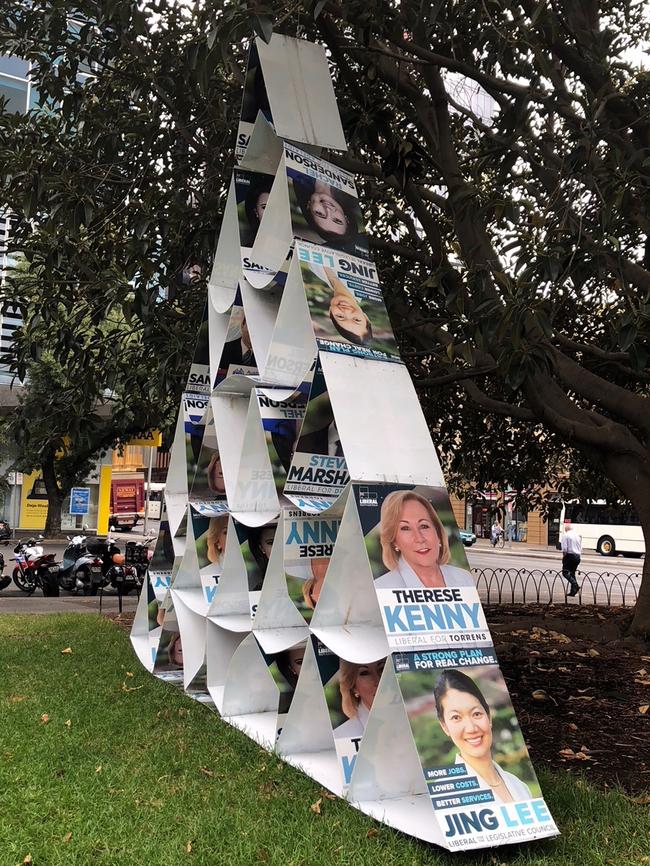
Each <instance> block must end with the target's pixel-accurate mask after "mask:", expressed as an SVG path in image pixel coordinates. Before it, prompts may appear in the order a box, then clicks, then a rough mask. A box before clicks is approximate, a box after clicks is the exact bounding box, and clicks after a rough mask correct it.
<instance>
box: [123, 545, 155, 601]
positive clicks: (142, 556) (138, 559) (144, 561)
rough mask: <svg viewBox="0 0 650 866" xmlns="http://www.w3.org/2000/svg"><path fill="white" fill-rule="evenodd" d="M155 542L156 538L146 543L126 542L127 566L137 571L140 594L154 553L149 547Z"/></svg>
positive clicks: (125, 555) (125, 556)
mask: <svg viewBox="0 0 650 866" xmlns="http://www.w3.org/2000/svg"><path fill="white" fill-rule="evenodd" d="M155 540H156V537H155V536H154V537H153V538H145V539H144V541H127V542H126V547H125V550H124V558H125V563H126V565H127V566H128V565H130V566H132V567H133V568H134V569H135V572H136V576H137V582H138V592H139V591H140V589H141V588H142V584H143V583H144V579H145V577H146V575H147V569H148V568H149V563H150V561H151V558H152V556H153V551H152V550H151V548H150V547H149V545H150V544H151V542H152V541H155Z"/></svg>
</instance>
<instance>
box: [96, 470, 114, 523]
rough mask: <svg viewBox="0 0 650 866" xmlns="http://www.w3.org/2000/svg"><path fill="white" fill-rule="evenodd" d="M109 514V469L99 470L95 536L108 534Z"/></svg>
mask: <svg viewBox="0 0 650 866" xmlns="http://www.w3.org/2000/svg"><path fill="white" fill-rule="evenodd" d="M110 513H111V467H110V466H102V467H101V469H100V470H99V505H98V509H97V535H106V534H107V533H108V518H109V515H110Z"/></svg>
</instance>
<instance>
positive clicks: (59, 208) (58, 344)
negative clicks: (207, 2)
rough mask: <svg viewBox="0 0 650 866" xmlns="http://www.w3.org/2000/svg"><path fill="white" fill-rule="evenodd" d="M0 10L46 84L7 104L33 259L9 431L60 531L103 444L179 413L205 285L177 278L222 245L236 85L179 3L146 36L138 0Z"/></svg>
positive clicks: (21, 300) (27, 254)
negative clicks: (13, 110) (21, 111)
mask: <svg viewBox="0 0 650 866" xmlns="http://www.w3.org/2000/svg"><path fill="white" fill-rule="evenodd" d="M3 5H4V6H5V8H4V9H3V14H2V17H1V18H0V33H1V34H2V37H3V46H4V48H3V50H7V51H10V52H13V53H15V54H18V55H20V56H22V57H24V58H26V59H28V60H30V61H31V62H32V64H33V68H32V83H33V86H34V87H35V89H36V91H37V92H38V94H39V100H38V105H37V106H36V107H35V108H34V109H33V110H32V111H31V112H30V113H29V114H28V115H25V116H21V115H18V114H9V113H7V112H5V113H0V129H1V130H2V135H1V136H0V138H1V144H0V153H1V156H0V160H1V161H2V163H3V165H5V166H7V167H8V170H7V172H6V173H4V174H3V178H2V180H1V181H0V189H1V195H2V203H3V205H4V207H7V208H9V209H10V210H11V211H12V212H13V214H15V216H16V220H15V224H14V226H13V230H12V235H11V238H10V243H11V246H12V249H13V251H14V252H17V253H20V255H21V256H22V257H24V260H25V262H26V263H27V264H26V268H22V269H21V268H19V269H18V271H17V272H16V273H14V274H13V276H10V278H9V280H8V281H7V283H6V285H5V286H4V287H3V290H2V291H1V293H0V303H1V302H2V294H4V295H5V296H6V297H8V298H10V299H11V301H12V302H13V303H18V304H19V305H20V309H21V314H22V319H23V325H22V327H21V328H20V329H19V330H18V331H17V332H16V335H15V338H14V340H13V344H12V347H11V352H10V354H9V356H8V357H7V358H6V359H3V360H5V361H7V362H8V363H9V364H10V366H11V367H12V369H13V370H14V372H15V373H16V375H17V377H18V378H19V379H20V380H22V381H23V382H24V383H25V388H24V396H23V397H22V399H21V403H20V406H19V408H18V410H17V412H16V413H15V414H14V415H13V416H12V417H10V418H9V419H7V421H6V425H7V429H8V430H9V432H10V433H11V434H13V436H14V437H15V440H16V442H17V445H18V448H19V453H18V460H17V465H18V466H19V467H20V468H21V469H24V470H30V469H33V468H38V467H40V468H42V470H43V478H44V481H45V486H46V488H47V491H48V498H49V510H48V523H47V527H46V529H47V530H48V531H52V530H55V529H58V528H59V526H60V510H61V503H62V501H63V499H64V497H65V495H66V494H67V492H68V491H69V490H70V488H71V486H72V485H74V484H75V483H78V482H79V480H80V479H81V478H83V477H84V475H85V474H86V473H87V471H88V468H89V466H90V462H91V461H92V458H93V457H94V456H95V455H96V454H97V453H98V452H100V451H101V450H105V449H107V448H109V447H110V446H112V445H115V444H116V443H118V442H120V441H121V442H123V441H124V440H125V439H128V437H129V435H130V434H133V433H135V432H138V431H142V430H143V429H146V428H147V427H156V426H160V427H163V428H165V427H166V428H169V427H170V425H171V424H172V423H173V419H174V417H175V413H176V411H177V406H178V400H179V397H180V392H181V390H182V387H183V385H184V381H185V379H186V377H187V369H188V365H189V362H190V358H191V354H192V351H193V348H194V343H195V340H196V333H197V329H198V325H199V321H200V315H201V312H202V309H203V303H204V295H205V292H204V285H205V282H204V281H202V283H203V285H201V283H199V284H198V285H197V284H196V282H194V281H184V280H183V274H184V272H185V273H186V272H187V270H188V266H189V265H195V264H197V263H198V264H203V265H207V263H208V262H209V259H210V256H211V254H212V248H213V246H214V241H215V236H216V230H217V228H218V220H217V213H218V211H219V209H220V208H221V207H222V206H223V201H222V198H223V193H224V178H223V171H224V168H223V166H224V160H222V159H220V154H221V151H222V149H223V142H224V141H225V140H226V137H227V138H228V140H229V139H230V132H229V128H230V127H231V125H232V121H231V120H230V119H228V120H224V121H223V122H221V117H222V115H225V114H227V112H228V111H229V110H230V100H228V99H224V94H227V93H229V92H231V91H232V93H234V92H235V89H236V83H235V82H234V81H232V80H230V77H229V76H230V73H229V72H228V68H229V67H227V66H224V64H223V63H222V62H221V55H220V53H219V49H220V46H218V45H217V46H216V47H215V48H214V50H211V49H209V48H208V47H207V41H209V40H207V41H206V36H205V32H206V31H207V25H208V24H209V19H208V17H207V16H206V15H204V16H203V17H201V16H198V18H197V17H194V18H192V19H189V18H188V16H187V15H186V14H185V12H184V11H183V10H182V9H179V8H177V7H171V6H170V8H169V9H161V11H160V14H159V15H158V28H157V29H156V30H151V29H150V27H149V24H148V22H147V16H146V15H145V14H144V12H142V11H141V10H140V8H139V5H138V4H137V3H131V4H129V3H122V4H119V8H118V4H115V3H111V2H103V3H102V2H98V3H94V2H87V3H79V4H74V5H72V4H69V3H62V2H60V3H47V4H45V3H42V4H39V3H35V4H25V5H24V6H22V7H16V5H15V4H3ZM197 24H202V25H203V29H202V30H201V31H199V33H200V35H197V31H196V29H195V28H196V26H197ZM212 41H214V39H212ZM233 116H234V114H233ZM226 130H228V132H226ZM24 270H27V273H26V275H25V274H24V273H23V271H24ZM57 455H59V456H58V457H57Z"/></svg>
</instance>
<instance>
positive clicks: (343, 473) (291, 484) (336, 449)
mask: <svg viewBox="0 0 650 866" xmlns="http://www.w3.org/2000/svg"><path fill="white" fill-rule="evenodd" d="M349 480H350V475H349V473H348V470H347V465H346V462H345V457H344V456H343V448H342V446H341V439H340V437H339V434H338V430H337V429H336V422H335V420H334V412H333V411H332V404H331V402H330V398H329V394H328V392H327V387H326V384H325V378H324V376H323V371H322V369H321V367H320V364H317V366H316V370H315V372H314V376H313V381H312V386H311V390H310V392H309V401H308V403H307V408H306V411H305V417H304V419H303V422H302V426H301V428H300V436H299V437H298V441H297V443H296V447H295V451H294V454H293V459H292V461H291V466H290V467H289V471H288V473H287V479H286V482H285V485H284V492H285V493H286V494H303V495H307V496H310V497H313V496H317V497H332V498H336V497H337V496H340V495H341V493H342V492H343V490H344V489H345V486H346V485H347V483H348V482H349Z"/></svg>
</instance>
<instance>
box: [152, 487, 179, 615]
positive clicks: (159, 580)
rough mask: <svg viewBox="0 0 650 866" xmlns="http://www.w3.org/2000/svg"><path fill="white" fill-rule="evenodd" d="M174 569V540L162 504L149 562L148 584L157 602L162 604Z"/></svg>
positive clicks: (165, 510) (164, 507)
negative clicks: (156, 535)
mask: <svg viewBox="0 0 650 866" xmlns="http://www.w3.org/2000/svg"><path fill="white" fill-rule="evenodd" d="M173 568H174V539H173V536H172V533H171V529H170V527H169V520H168V518H167V508H166V506H165V504H164V502H163V506H162V513H161V517H160V524H159V528H158V538H157V539H156V546H155V547H154V549H153V555H152V557H151V561H150V562H149V582H150V583H151V587H152V590H153V592H154V595H155V597H156V599H157V600H158V602H160V603H161V602H162V601H163V599H164V598H165V595H166V594H167V590H168V589H169V588H170V586H171V578H172V571H173Z"/></svg>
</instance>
